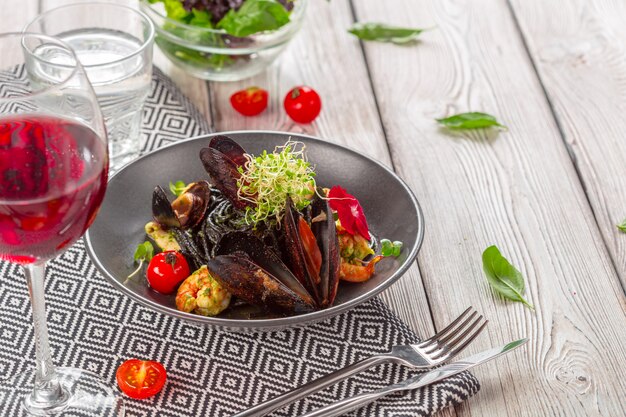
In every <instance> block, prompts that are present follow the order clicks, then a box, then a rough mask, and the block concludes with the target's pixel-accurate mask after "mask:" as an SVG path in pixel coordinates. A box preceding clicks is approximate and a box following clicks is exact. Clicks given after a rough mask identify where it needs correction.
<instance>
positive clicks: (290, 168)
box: [237, 141, 315, 224]
mask: <svg viewBox="0 0 626 417" xmlns="http://www.w3.org/2000/svg"><path fill="white" fill-rule="evenodd" d="M239 172H240V173H241V178H240V179H239V181H238V182H237V186H238V187H239V191H238V196H239V198H240V199H242V200H246V201H250V202H251V203H253V205H254V207H253V208H251V207H247V208H246V213H245V220H246V223H248V224H257V223H259V222H262V221H270V222H274V221H275V222H280V220H281V218H282V216H283V215H284V213H285V208H286V201H287V196H289V197H290V198H291V200H292V201H293V204H294V205H295V207H296V209H298V210H302V209H304V208H305V207H306V206H308V205H309V204H310V203H311V198H313V195H314V194H315V171H314V170H313V167H312V166H311V164H310V163H309V162H308V161H307V160H306V159H305V156H304V144H302V143H300V142H292V141H289V142H287V143H286V144H285V145H283V146H278V147H276V149H275V150H274V152H271V153H270V152H267V151H263V153H261V154H260V155H259V156H256V157H250V158H249V160H248V162H247V163H246V166H245V169H244V167H239Z"/></svg>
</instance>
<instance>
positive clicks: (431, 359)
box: [233, 307, 488, 417]
mask: <svg viewBox="0 0 626 417" xmlns="http://www.w3.org/2000/svg"><path fill="white" fill-rule="evenodd" d="M487 322H488V321H487V320H485V319H484V318H483V316H482V315H480V316H479V315H478V312H476V310H474V308H473V307H469V308H468V309H467V310H465V311H464V312H463V313H462V314H461V315H460V316H459V317H457V319H456V320H454V321H453V322H452V323H450V324H449V325H448V326H446V327H445V328H444V329H442V330H441V331H439V332H438V333H437V334H435V335H434V336H432V337H430V338H429V339H426V340H424V341H422V342H420V343H416V344H413V345H401V346H394V347H393V348H392V349H391V351H390V352H387V353H383V354H379V355H374V356H370V357H368V358H366V359H363V360H362V361H360V362H357V363H354V364H352V365H349V366H347V367H345V368H343V369H340V370H338V371H335V372H333V373H331V374H328V375H325V376H323V377H321V378H319V379H316V380H314V381H312V382H309V383H308V384H306V385H303V386H301V387H298V388H296V389H294V390H292V391H289V392H286V393H284V394H281V395H279V396H277V397H274V398H272V399H271V400H268V401H266V402H263V403H261V404H258V405H256V406H254V407H252V408H249V409H247V410H245V411H242V412H241V413H239V414H235V415H234V416H233V417H260V416H265V415H267V414H269V413H271V412H272V411H274V410H276V409H278V408H281V407H284V406H285V405H287V404H290V403H292V402H294V401H297V400H299V399H300V398H303V397H306V396H308V395H310V394H313V393H315V392H317V391H320V390H322V389H324V388H326V387H328V386H330V385H333V384H336V383H337V382H340V381H342V380H344V379H346V378H348V377H349V376H351V375H354V374H356V373H358V372H361V371H364V370H366V369H368V368H371V367H373V366H376V365H380V364H383V363H389V362H393V363H397V364H401V365H405V366H409V367H411V368H414V369H428V368H432V367H434V366H437V365H441V364H443V363H444V362H446V361H447V360H450V359H451V358H453V357H454V356H456V355H457V354H458V353H459V352H461V351H462V350H463V349H465V347H467V345H469V344H470V343H471V342H472V341H473V340H474V339H475V338H476V336H478V334H480V332H481V331H482V330H483V329H484V327H485V325H487Z"/></svg>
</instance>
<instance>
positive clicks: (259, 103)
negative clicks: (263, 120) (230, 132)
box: [230, 87, 267, 116]
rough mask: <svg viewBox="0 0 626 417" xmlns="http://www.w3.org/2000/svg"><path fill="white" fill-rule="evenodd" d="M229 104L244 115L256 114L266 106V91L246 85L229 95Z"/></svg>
mask: <svg viewBox="0 0 626 417" xmlns="http://www.w3.org/2000/svg"><path fill="white" fill-rule="evenodd" d="M230 104H231V105H232V106H233V108H234V109H235V110H237V111H238V112H239V113H241V114H243V115H244V116H256V115H257V114H259V113H261V112H262V111H263V110H265V109H266V108H267V91H265V90H263V89H262V88H259V87H248V88H246V89H245V90H241V91H237V92H236V93H235V94H233V95H232V96H230Z"/></svg>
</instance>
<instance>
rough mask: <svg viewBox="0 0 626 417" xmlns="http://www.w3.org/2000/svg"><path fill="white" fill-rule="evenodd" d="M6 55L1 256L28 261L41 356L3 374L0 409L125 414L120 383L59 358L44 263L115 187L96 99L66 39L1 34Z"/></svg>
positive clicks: (1, 76)
mask: <svg viewBox="0 0 626 417" xmlns="http://www.w3.org/2000/svg"><path fill="white" fill-rule="evenodd" d="M0 56H1V57H2V61H1V63H0V258H1V259H4V260H8V261H9V262H13V263H17V264H20V265H22V266H23V269H24V274H25V276H26V282H27V284H28V287H29V292H30V299H31V304H32V310H33V324H34V338H35V355H36V368H35V369H34V370H32V371H29V372H27V374H25V375H18V376H16V377H14V378H12V379H11V380H10V381H9V382H7V381H3V383H2V389H0V410H3V411H4V412H5V413H3V415H20V414H23V413H24V412H26V413H29V414H32V415H44V416H47V415H55V414H57V413H64V414H65V413H68V414H71V415H80V416H83V415H84V416H123V415H124V405H123V402H122V399H121V397H120V396H119V394H118V392H117V390H116V389H115V388H113V387H112V386H110V385H109V384H107V383H105V382H104V381H102V380H101V379H100V377H98V376H97V375H95V374H93V373H91V372H87V371H84V370H81V369H74V368H60V367H55V366H54V365H53V363H52V357H51V352H50V346H49V341H48V329H47V325H46V313H45V301H44V273H45V263H46V261H47V260H49V259H51V258H53V257H55V256H57V255H58V254H60V253H61V252H63V251H64V250H65V249H67V248H68V247H69V246H71V245H72V244H73V243H74V242H76V240H77V239H78V238H80V237H81V236H82V235H83V233H84V232H85V231H86V229H87V228H88V227H89V225H90V224H91V223H92V222H93V220H94V218H95V216H96V214H97V212H98V208H99V207H100V203H101V202H102V198H103V197H104V192H105V189H106V183H107V174H108V165H109V161H108V154H107V139H106V132H105V128H104V123H103V119H102V115H101V113H100V109H99V107H98V102H97V100H96V96H95V94H94V91H93V89H92V87H91V85H90V84H89V81H88V79H87V77H86V75H85V72H84V70H83V68H82V67H81V65H80V63H79V61H78V59H77V58H76V55H75V54H74V52H73V51H72V49H71V48H70V47H69V46H68V45H67V44H65V43H64V42H62V41H60V40H58V39H55V38H52V37H49V36H45V35H38V34H32V33H7V34H0ZM0 285H2V281H1V277H0ZM11 384H13V385H11ZM28 384H30V385H28ZM25 385H28V386H25ZM6 387H9V388H6Z"/></svg>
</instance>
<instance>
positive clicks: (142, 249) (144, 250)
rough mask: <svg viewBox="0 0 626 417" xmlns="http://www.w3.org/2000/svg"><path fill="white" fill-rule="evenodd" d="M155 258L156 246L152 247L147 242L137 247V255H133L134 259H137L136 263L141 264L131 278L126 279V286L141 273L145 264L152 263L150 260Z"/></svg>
mask: <svg viewBox="0 0 626 417" xmlns="http://www.w3.org/2000/svg"><path fill="white" fill-rule="evenodd" d="M153 256H154V246H152V243H150V242H147V241H146V242H143V243H140V244H139V246H137V249H136V250H135V255H133V259H135V262H139V266H138V267H137V269H135V270H134V271H133V272H132V273H131V274H130V275H129V276H127V277H126V281H124V284H126V282H128V280H129V279H131V278H132V277H134V276H135V275H137V273H138V272H139V271H141V268H142V267H143V263H144V262H150V259H152V257H153Z"/></svg>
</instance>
